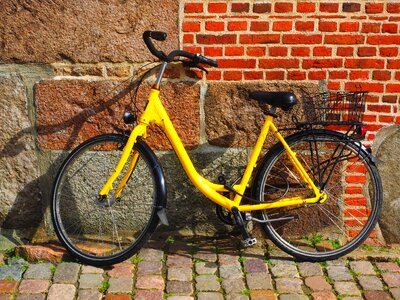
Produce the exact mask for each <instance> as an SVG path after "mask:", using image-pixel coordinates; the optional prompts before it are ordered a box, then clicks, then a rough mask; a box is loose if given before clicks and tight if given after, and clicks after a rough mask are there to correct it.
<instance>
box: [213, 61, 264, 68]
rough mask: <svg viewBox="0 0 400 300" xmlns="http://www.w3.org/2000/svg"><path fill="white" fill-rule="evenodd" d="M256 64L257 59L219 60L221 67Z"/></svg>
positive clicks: (245, 66)
mask: <svg viewBox="0 0 400 300" xmlns="http://www.w3.org/2000/svg"><path fill="white" fill-rule="evenodd" d="M255 66H256V60H255V59H220V60H218V67H219V68H247V69H248V68H254V67H255Z"/></svg>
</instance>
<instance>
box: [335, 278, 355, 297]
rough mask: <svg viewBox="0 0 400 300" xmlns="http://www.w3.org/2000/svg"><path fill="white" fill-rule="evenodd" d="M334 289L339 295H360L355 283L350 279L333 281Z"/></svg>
mask: <svg viewBox="0 0 400 300" xmlns="http://www.w3.org/2000/svg"><path fill="white" fill-rule="evenodd" d="M334 287H335V290H336V291H337V292H338V294H339V295H355V296H361V293H360V291H359V290H358V288H357V285H356V284H355V283H354V282H350V281H344V282H341V281H336V282H335V283H334Z"/></svg>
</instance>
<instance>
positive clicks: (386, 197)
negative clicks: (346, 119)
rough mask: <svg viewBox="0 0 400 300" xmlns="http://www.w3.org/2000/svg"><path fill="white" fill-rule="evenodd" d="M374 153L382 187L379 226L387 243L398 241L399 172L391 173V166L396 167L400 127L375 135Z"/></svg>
mask: <svg viewBox="0 0 400 300" xmlns="http://www.w3.org/2000/svg"><path fill="white" fill-rule="evenodd" d="M376 139H377V140H376V142H374V144H375V145H377V146H375V148H374V149H373V150H374V153H375V156H376V158H377V159H379V160H380V161H382V163H380V164H378V166H377V167H378V169H379V173H380V175H381V178H382V185H383V203H382V215H381V217H380V219H379V225H380V228H381V230H382V234H383V237H384V238H385V241H386V242H387V243H398V242H399V240H400V196H399V193H398V184H397V183H398V182H399V181H400V174H399V172H393V169H392V166H396V165H398V157H399V156H400V126H399V125H393V126H391V127H388V128H385V129H382V130H381V131H379V132H378V133H377V136H376Z"/></svg>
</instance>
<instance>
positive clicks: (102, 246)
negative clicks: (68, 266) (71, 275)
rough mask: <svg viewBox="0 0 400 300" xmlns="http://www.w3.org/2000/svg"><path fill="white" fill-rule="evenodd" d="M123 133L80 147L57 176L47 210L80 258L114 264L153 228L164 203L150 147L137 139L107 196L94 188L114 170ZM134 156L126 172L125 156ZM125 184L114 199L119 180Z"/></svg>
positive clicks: (162, 183) (158, 170)
mask: <svg viewBox="0 0 400 300" xmlns="http://www.w3.org/2000/svg"><path fill="white" fill-rule="evenodd" d="M125 143H126V137H124V136H122V135H116V134H108V135H101V136H96V137H94V138H91V139H89V140H87V141H86V142H84V143H83V144H81V145H79V146H78V147H77V148H76V149H74V150H73V151H72V153H71V154H70V155H69V156H68V157H67V158H66V159H65V161H64V162H63V164H62V165H61V167H60V170H59V172H58V174H57V177H56V180H55V184H54V189H53V195H52V202H51V214H52V220H53V224H54V229H55V231H56V233H57V236H58V237H59V239H60V240H61V242H62V243H63V244H64V246H65V247H66V248H67V249H68V250H69V251H70V252H71V253H72V254H73V255H74V256H76V257H78V258H79V259H80V260H81V261H82V262H85V263H88V264H92V265H107V264H115V263H118V262H121V261H123V260H125V259H127V258H129V257H130V256H131V255H132V254H134V253H135V252H137V251H138V250H139V249H140V247H141V246H142V245H143V244H144V242H146V240H147V239H148V238H149V237H150V235H151V234H152V233H153V232H154V230H155V229H156V227H157V224H158V221H159V218H158V216H157V210H158V209H160V208H161V207H165V201H166V192H165V181H164V175H163V172H162V169H161V167H160V165H159V164H158V161H157V159H156V157H155V155H154V154H153V152H152V151H151V150H150V148H149V147H148V146H147V145H146V144H145V143H144V142H142V141H138V142H137V143H136V144H135V146H134V148H133V149H132V153H131V156H130V159H129V160H128V162H127V163H126V165H125V167H124V169H123V171H122V172H121V174H120V176H119V177H118V178H117V180H116V181H115V182H114V184H113V190H112V191H110V193H109V195H108V197H107V198H106V199H102V198H101V197H99V192H100V190H101V188H102V187H103V185H104V184H105V182H106V181H107V179H108V178H109V176H110V175H111V174H112V172H113V171H114V169H115V166H116V165H117V163H118V161H119V158H120V156H121V153H122V150H123V148H124V146H125ZM134 157H136V158H138V159H137V162H136V164H132V166H134V168H132V169H131V171H129V169H128V168H129V165H130V160H132V159H133V158H134ZM126 174H128V175H127V176H125V179H127V183H126V186H125V187H124V188H123V189H122V192H121V194H120V195H119V196H118V198H115V197H114V192H115V189H116V188H117V187H118V186H119V183H120V182H121V180H122V178H124V175H126Z"/></svg>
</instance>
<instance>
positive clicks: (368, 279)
mask: <svg viewBox="0 0 400 300" xmlns="http://www.w3.org/2000/svg"><path fill="white" fill-rule="evenodd" d="M358 283H359V284H360V286H361V287H362V288H363V289H364V290H366V291H383V285H382V282H381V281H380V280H379V278H378V277H375V276H359V277H358Z"/></svg>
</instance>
